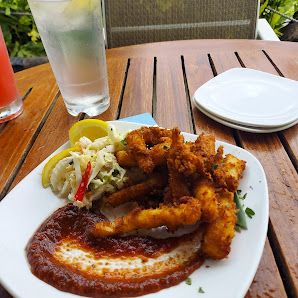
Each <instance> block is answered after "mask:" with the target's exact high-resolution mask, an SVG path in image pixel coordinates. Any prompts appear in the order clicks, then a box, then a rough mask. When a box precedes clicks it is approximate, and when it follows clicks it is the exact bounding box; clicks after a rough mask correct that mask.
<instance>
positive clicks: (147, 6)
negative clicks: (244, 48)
mask: <svg viewBox="0 0 298 298" xmlns="http://www.w3.org/2000/svg"><path fill="white" fill-rule="evenodd" d="M102 1H103V4H104V5H103V7H104V16H105V29H106V37H107V47H108V48H114V47H120V46H126V45H133V44H140V43H148V42H157V41H167V40H182V39H207V38H223V39H230V38H237V39H241V38H244V39H254V38H255V37H256V23H257V19H258V8H259V1H258V0H254V1H251V0H237V1H235V0H185V1H182V0H102Z"/></svg>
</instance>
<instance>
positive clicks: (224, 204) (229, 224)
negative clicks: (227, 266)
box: [201, 190, 237, 260]
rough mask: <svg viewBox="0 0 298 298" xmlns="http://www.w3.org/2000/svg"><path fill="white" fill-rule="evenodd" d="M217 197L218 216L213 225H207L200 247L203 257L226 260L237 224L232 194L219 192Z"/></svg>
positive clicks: (224, 191)
mask: <svg viewBox="0 0 298 298" xmlns="http://www.w3.org/2000/svg"><path fill="white" fill-rule="evenodd" d="M219 197H220V199H219V216H218V218H217V219H216V220H215V221H214V222H213V223H209V224H207V227H206V230H205V233H204V235H203V241H202V246H201V251H202V253H203V254H204V255H206V256H208V257H210V258H213V259H217V260H220V259H223V258H226V257H227V256H228V254H229V253H230V250H231V243H232V239H233V238H234V236H235V233H234V229H235V225H236V222H237V217H236V215H235V203H234V194H233V193H232V192H228V191H227V190H221V191H220V192H219Z"/></svg>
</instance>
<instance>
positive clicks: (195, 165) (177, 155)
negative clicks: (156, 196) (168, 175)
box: [169, 128, 204, 176]
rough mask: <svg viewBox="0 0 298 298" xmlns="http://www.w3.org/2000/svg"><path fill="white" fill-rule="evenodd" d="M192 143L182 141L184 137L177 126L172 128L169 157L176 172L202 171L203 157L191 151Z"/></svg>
mask: <svg viewBox="0 0 298 298" xmlns="http://www.w3.org/2000/svg"><path fill="white" fill-rule="evenodd" d="M191 144H193V143H191V142H188V143H187V144H185V143H184V137H183V136H182V135H181V134H180V130H179V129H178V128H174V129H173V134H172V146H171V149H170V150H169V151H170V152H169V154H170V158H171V160H172V161H173V163H174V165H175V167H176V169H177V170H178V172H180V173H182V174H183V175H185V176H190V175H192V174H195V173H197V174H198V173H204V158H203V157H202V156H201V155H200V154H196V153H194V152H192V151H191V150H192V148H193V146H192V145H191Z"/></svg>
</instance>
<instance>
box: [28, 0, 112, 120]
mask: <svg viewBox="0 0 298 298" xmlns="http://www.w3.org/2000/svg"><path fill="white" fill-rule="evenodd" d="M28 3H29V6H30V8H31V12H32V14H33V17H34V20H35V22H36V25H37V28H38V31H39V34H40V36H41V40H42V42H43V45H44V47H45V50H46V53H47V56H48V58H49V62H50V64H51V66H52V69H53V72H54V75H55V78H56V81H57V83H58V86H59V89H60V92H61V95H62V97H63V99H64V103H65V105H66V108H67V110H68V112H69V113H70V114H71V115H74V116H77V115H78V114H79V113H80V112H84V113H87V114H88V115H89V116H96V115H99V114H101V113H103V112H104V111H105V110H107V109H108V107H109V105H110V97H109V88H108V78H107V67H106V56H105V45H104V36H103V27H102V13H101V1H100V0H47V1H44V0H29V1H28Z"/></svg>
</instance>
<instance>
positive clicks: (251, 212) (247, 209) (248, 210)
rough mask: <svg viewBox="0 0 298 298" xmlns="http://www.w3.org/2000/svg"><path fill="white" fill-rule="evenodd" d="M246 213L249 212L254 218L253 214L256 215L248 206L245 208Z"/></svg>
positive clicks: (250, 216) (249, 215) (248, 214)
mask: <svg viewBox="0 0 298 298" xmlns="http://www.w3.org/2000/svg"><path fill="white" fill-rule="evenodd" d="M245 213H246V214H247V216H248V217H249V218H252V217H253V215H255V212H254V211H253V210H252V209H250V208H248V207H246V209H245Z"/></svg>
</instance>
